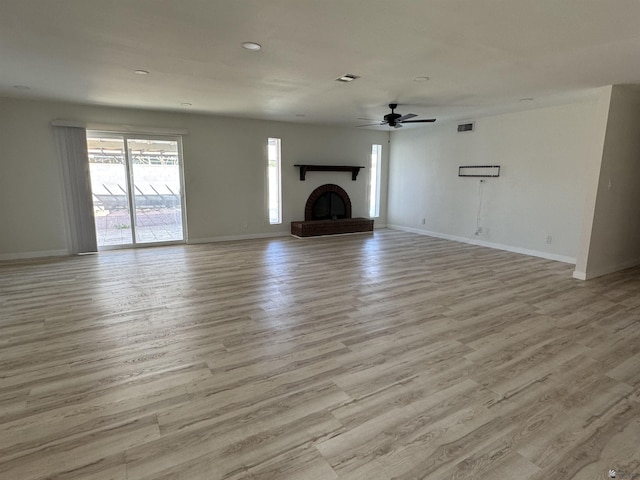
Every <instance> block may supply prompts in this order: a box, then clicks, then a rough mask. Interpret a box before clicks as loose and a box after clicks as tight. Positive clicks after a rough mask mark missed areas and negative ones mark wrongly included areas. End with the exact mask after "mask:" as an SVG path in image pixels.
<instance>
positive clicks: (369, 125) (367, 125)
mask: <svg viewBox="0 0 640 480" xmlns="http://www.w3.org/2000/svg"><path fill="white" fill-rule="evenodd" d="M386 124H387V122H382V123H380V122H378V123H367V124H366V125H356V127H373V126H374V125H378V126H380V125H386Z"/></svg>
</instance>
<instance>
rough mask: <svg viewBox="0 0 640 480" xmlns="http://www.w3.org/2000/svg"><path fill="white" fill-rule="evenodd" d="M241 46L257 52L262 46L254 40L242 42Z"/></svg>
mask: <svg viewBox="0 0 640 480" xmlns="http://www.w3.org/2000/svg"><path fill="white" fill-rule="evenodd" d="M242 48H245V49H247V50H251V51H254V52H257V51H258V50H260V49H261V48H262V45H260V44H259V43H256V42H242Z"/></svg>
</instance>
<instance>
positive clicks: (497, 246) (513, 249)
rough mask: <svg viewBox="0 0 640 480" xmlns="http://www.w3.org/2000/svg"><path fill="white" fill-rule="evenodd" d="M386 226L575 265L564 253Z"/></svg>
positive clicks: (398, 226)
mask: <svg viewBox="0 0 640 480" xmlns="http://www.w3.org/2000/svg"><path fill="white" fill-rule="evenodd" d="M387 228H391V229H393V230H402V231H404V232H411V233H417V234H419V235H426V236H428V237H436V238H442V239H444V240H453V241H454V242H462V243H469V244H471V245H478V246H481V247H488V248H495V249H496V250H505V251H507V252H513V253H521V254H523V255H530V256H532V257H540V258H546V259H547V260H554V261H556V262H563V263H570V264H573V265H575V263H576V259H575V258H574V257H567V256H565V255H556V254H554V253H547V252H541V251H539V250H530V249H528V248H521V247H514V246H512V245H503V244H501V243H493V242H486V241H484V240H476V239H475V238H467V237H458V236H456V235H448V234H446V233H439V232H431V231H429V230H421V229H419V228H411V227H403V226H402V225H392V224H388V225H387Z"/></svg>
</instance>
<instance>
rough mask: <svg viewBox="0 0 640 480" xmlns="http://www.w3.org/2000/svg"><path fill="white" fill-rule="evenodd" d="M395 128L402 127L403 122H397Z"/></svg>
mask: <svg viewBox="0 0 640 480" xmlns="http://www.w3.org/2000/svg"><path fill="white" fill-rule="evenodd" d="M393 128H402V124H401V123H396V124H395V125H394V126H393Z"/></svg>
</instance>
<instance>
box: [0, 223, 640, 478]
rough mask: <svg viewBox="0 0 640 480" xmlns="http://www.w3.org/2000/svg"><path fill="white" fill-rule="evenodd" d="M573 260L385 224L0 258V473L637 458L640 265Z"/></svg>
mask: <svg viewBox="0 0 640 480" xmlns="http://www.w3.org/2000/svg"><path fill="white" fill-rule="evenodd" d="M572 270H573V266H572V265H567V264H563V263H558V262H552V261H548V260H544V259H539V258H533V257H528V256H524V255H518V254H513V253H509V252H503V251H498V250H491V249H486V248H481V247H476V246H471V245H465V244H460V243H456V242H450V241H445V240H439V239H434V238H430V237H426V236H419V235H414V234H410V233H403V232H397V231H391V230H383V231H378V232H376V233H375V234H374V235H352V236H339V237H325V238H310V239H304V240H300V239H295V238H278V239H269V240H255V241H245V242H236V243H220V244H208V245H192V246H172V247H162V248H153V249H151V248H150V249H138V250H128V251H112V252H106V253H101V254H99V255H92V256H83V257H73V258H57V259H45V260H36V261H24V262H10V263H3V264H0V295H1V296H0V478H2V479H11V480H32V479H44V478H51V479H57V480H60V479H82V480H107V479H117V480H122V479H128V480H138V479H188V480H198V479H206V480H212V479H230V480H239V479H277V480H284V479H296V480H297V479H300V480H305V479H320V480H331V479H367V480H371V479H373V480H375V479H390V478H396V479H414V478H425V479H438V480H443V479H474V480H475V479H487V480H489V479H491V480H494V479H496V480H497V479H517V480H526V479H554V480H569V479H574V480H576V479H603V478H608V476H607V470H608V469H609V468H613V467H615V468H618V469H619V470H623V471H626V472H640V441H639V440H640V269H631V270H627V271H626V272H624V273H620V274H614V275H610V276H607V277H603V278H600V279H596V280H592V281H589V282H580V281H578V280H574V279H573V278H571V273H572ZM618 478H624V477H620V476H619V477H618ZM627 478H631V477H630V476H629V477H627Z"/></svg>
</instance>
